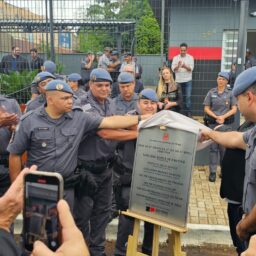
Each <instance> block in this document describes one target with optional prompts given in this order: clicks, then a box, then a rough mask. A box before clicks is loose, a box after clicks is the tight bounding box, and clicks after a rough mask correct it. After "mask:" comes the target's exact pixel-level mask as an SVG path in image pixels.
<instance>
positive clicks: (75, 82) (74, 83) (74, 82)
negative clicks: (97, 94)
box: [67, 73, 86, 98]
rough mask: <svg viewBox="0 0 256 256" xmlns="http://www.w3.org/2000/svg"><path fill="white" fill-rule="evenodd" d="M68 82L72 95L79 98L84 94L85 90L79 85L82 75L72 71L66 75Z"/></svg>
mask: <svg viewBox="0 0 256 256" xmlns="http://www.w3.org/2000/svg"><path fill="white" fill-rule="evenodd" d="M67 80H68V84H69V86H70V87H71V89H72V90H73V92H74V95H75V96H77V98H80V97H82V96H85V95H86V92H85V91H84V90H83V89H82V88H81V87H80V86H79V83H80V82H81V80H82V77H81V76H80V75H79V74H78V73H72V74H70V75H69V76H68V79H67Z"/></svg>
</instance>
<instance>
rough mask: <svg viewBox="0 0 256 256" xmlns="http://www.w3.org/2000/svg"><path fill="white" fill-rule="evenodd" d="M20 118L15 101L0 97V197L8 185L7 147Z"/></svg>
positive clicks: (18, 108)
mask: <svg viewBox="0 0 256 256" xmlns="http://www.w3.org/2000/svg"><path fill="white" fill-rule="evenodd" d="M20 116H21V111H20V107H19V105H18V103H17V101H16V100H14V99H8V98H6V97H4V96H3V95H0V138H1V143H0V196H1V195H3V194H4V193H5V191H6V189H7V188H8V187H9V185H10V179H9V169H8V168H9V153H8V151H7V146H8V144H9V141H10V139H11V136H12V131H13V130H14V129H15V126H16V125H17V123H18V121H19V117H20Z"/></svg>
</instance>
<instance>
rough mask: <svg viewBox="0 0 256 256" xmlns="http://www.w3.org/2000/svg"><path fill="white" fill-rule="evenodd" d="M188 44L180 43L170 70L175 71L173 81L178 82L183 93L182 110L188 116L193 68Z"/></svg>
mask: <svg viewBox="0 0 256 256" xmlns="http://www.w3.org/2000/svg"><path fill="white" fill-rule="evenodd" d="M187 49H188V45H187V44H186V43H182V44H180V54H178V55H177V56H175V57H174V58H173V61H172V70H173V72H174V73H175V81H176V83H178V84H180V86H181V89H182V95H183V102H184V106H185V108H184V110H185V114H186V115H187V116H188V117H191V116H192V113H191V93H192V71H193V69H194V58H193V57H192V56H191V55H189V54H187Z"/></svg>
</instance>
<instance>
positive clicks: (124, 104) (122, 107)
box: [114, 72, 139, 115]
mask: <svg viewBox="0 0 256 256" xmlns="http://www.w3.org/2000/svg"><path fill="white" fill-rule="evenodd" d="M117 80H118V83H119V84H129V83H132V82H133V83H135V78H134V76H132V75H131V74H129V73H127V72H122V73H120V75H119V76H118V79H117ZM138 99H139V97H138V94H136V93H134V94H133V96H132V98H131V100H129V101H127V100H125V99H124V98H123V97H122V95H121V94H119V95H118V96H117V97H116V98H115V99H114V103H115V105H116V114H117V115H124V114H126V113H127V112H129V111H131V110H137V109H138V104H137V101H138Z"/></svg>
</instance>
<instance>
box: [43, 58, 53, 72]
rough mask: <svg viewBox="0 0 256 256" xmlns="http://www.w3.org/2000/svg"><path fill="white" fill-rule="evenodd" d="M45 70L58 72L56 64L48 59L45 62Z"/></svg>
mask: <svg viewBox="0 0 256 256" xmlns="http://www.w3.org/2000/svg"><path fill="white" fill-rule="evenodd" d="M43 66H44V69H45V71H47V72H50V73H52V74H54V73H55V72H56V64H55V63H54V62H52V61H51V60H46V61H45V62H44V64H43Z"/></svg>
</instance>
